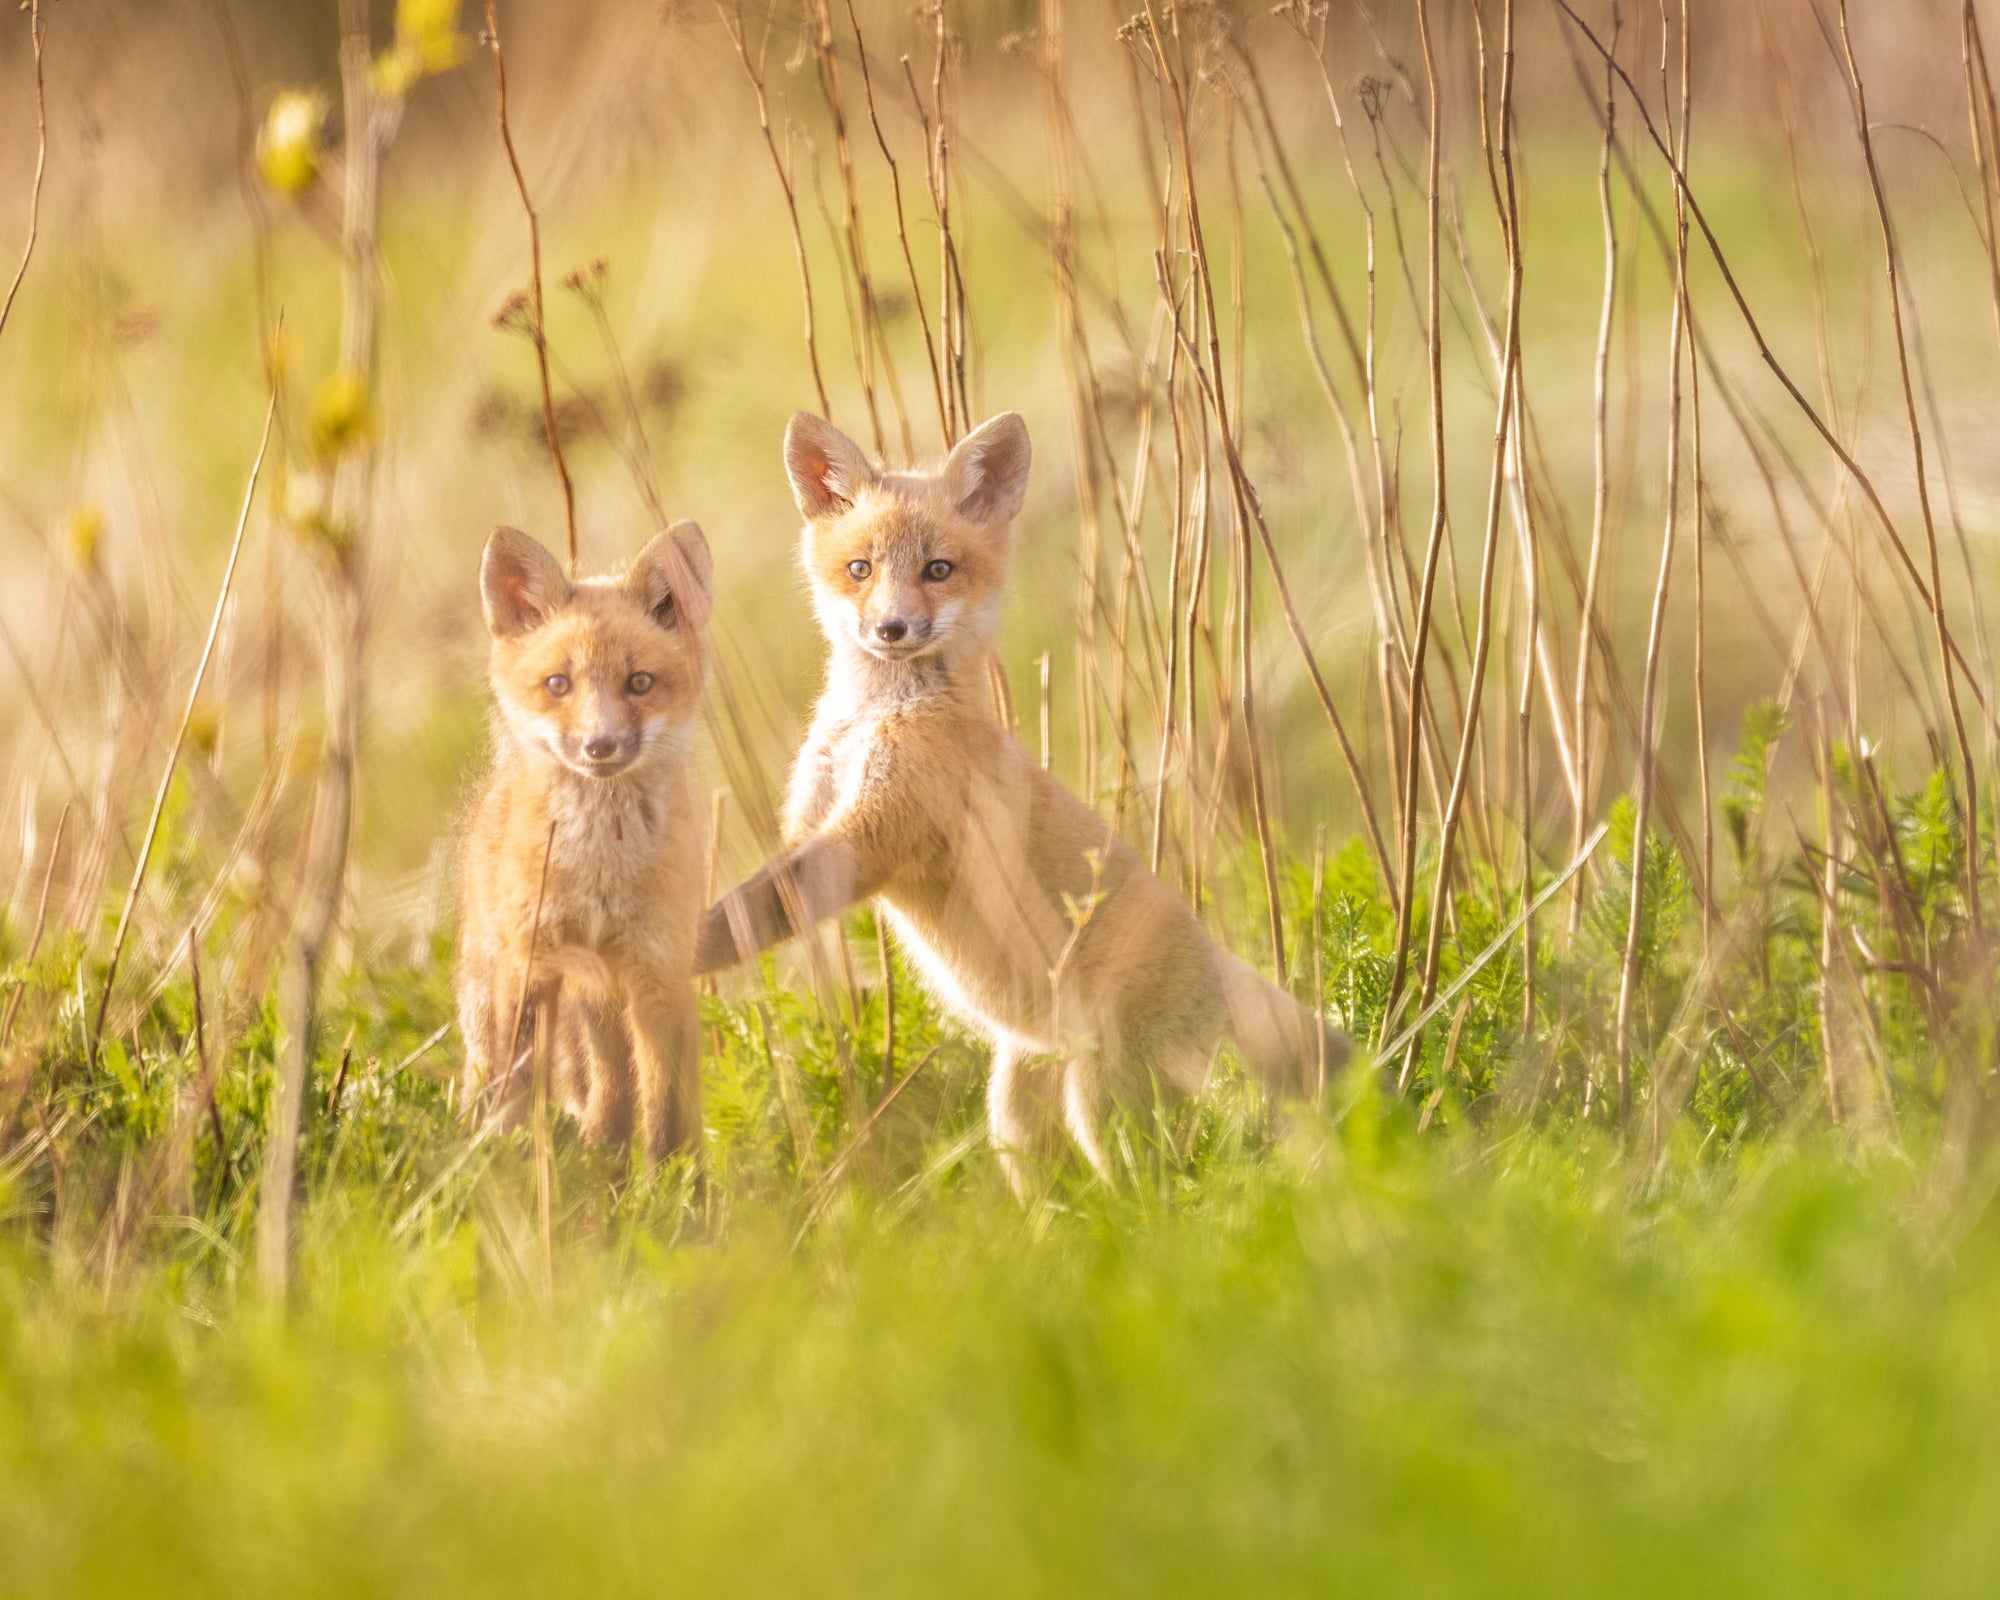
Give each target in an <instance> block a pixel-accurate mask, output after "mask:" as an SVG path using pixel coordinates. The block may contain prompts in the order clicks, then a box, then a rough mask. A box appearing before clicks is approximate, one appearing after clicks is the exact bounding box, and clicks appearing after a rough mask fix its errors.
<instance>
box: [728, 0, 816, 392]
mask: <svg viewBox="0 0 2000 1600" xmlns="http://www.w3.org/2000/svg"><path fill="white" fill-rule="evenodd" d="M775 7H776V0H773V9H774V10H775ZM715 10H716V14H717V15H718V16H719V17H721V18H722V25H723V27H724V28H725V29H727V30H728V33H729V41H730V43H731V44H733V45H734V46H735V47H736V57H737V59H738V60H739V61H741V62H742V63H743V75H744V76H745V77H746V78H748V79H749V80H750V90H751V93H752V94H754V95H755V96H756V97H757V126H758V127H759V128H760V129H762V130H763V134H764V148H765V149H766V150H768V151H769V152H770V155H771V170H772V171H773V172H775V173H776V174H777V176H778V187H779V189H780V190H782V191H783V192H784V196H785V216H786V218H787V220H789V222H790V223H791V228H792V259H793V260H794V261H795V262H797V264H798V269H799V293H800V295H801V296H802V297H803V299H804V302H805V341H806V364H807V366H809V367H810V368H811V369H812V380H813V393H815V394H816V395H818V396H819V414H820V415H821V416H823V417H827V418H831V417H832V416H833V402H832V401H830V400H828V399H827V397H826V379H825V378H824V377H823V376H822V375H821V373H820V369H819V340H818V337H817V335H816V334H815V332H814V328H813V291H812V273H811V271H810V269H809V268H808V267H807V265H806V240H805V231H804V229H803V228H802V227H801V226H800V225H799V200H798V194H797V192H796V191H795V190H794V189H793V187H792V177H791V172H790V170H789V169H788V168H787V167H786V165H785V158H784V157H783V156H782V155H781V154H779V152H778V139H777V135H776V134H775V133H773V132H772V131H771V104H770V100H769V98H768V97H767V96H766V95H765V93H764V73H763V61H764V56H763V49H762V47H760V48H759V50H758V55H757V60H756V61H755V62H752V61H751V59H750V44H749V40H748V38H747V37H746V36H745V34H744V28H743V6H742V0H735V3H734V4H732V5H725V4H723V0H716V5H715ZM769 39H770V30H769V26H768V24H767V26H766V29H765V41H766V43H768V42H769Z"/></svg>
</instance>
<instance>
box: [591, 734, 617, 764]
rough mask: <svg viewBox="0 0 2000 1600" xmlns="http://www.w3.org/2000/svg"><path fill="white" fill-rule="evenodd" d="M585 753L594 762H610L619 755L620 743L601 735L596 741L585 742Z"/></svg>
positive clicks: (606, 735)
mask: <svg viewBox="0 0 2000 1600" xmlns="http://www.w3.org/2000/svg"><path fill="white" fill-rule="evenodd" d="M583 753H584V754H585V755H587V756H589V757H590V759H591V760H592V761H609V760H610V759H611V758H612V757H613V756H615V755H616V754H618V741H617V740H616V739H613V738H611V737H610V736H609V735H608V734H602V733H600V734H598V735H597V736H596V737H595V738H594V739H586V740H584V741H583Z"/></svg>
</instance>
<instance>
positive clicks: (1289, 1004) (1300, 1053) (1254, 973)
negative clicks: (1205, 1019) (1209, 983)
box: [1216, 951, 1354, 1100]
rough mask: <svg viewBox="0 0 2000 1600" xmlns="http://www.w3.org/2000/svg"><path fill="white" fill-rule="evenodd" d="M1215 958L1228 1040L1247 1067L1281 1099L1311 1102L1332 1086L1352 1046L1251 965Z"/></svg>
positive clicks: (1222, 955) (1225, 957) (1221, 954)
mask: <svg viewBox="0 0 2000 1600" xmlns="http://www.w3.org/2000/svg"><path fill="white" fill-rule="evenodd" d="M1216 955H1217V959H1218V960H1219V961H1220V962H1221V965H1222V994H1223V1000H1224V1002H1225V1003H1226V1004H1227V1005H1228V1007H1229V1036H1230V1038H1231V1039H1233V1040H1234V1041H1235V1042H1236V1050H1237V1053H1238V1054H1239V1055H1240V1056H1242V1058H1243V1061H1244V1064H1245V1065H1247V1066H1248V1067H1249V1068H1250V1070H1251V1071H1252V1072H1254V1073H1256V1075H1257V1078H1258V1081H1259V1082H1261V1083H1262V1084H1263V1085H1264V1088H1265V1090H1266V1091H1267V1092H1268V1093H1270V1094H1272V1095H1275V1096H1276V1097H1278V1098H1279V1099H1283V1100H1290V1099H1307V1100H1309V1099H1312V1098H1313V1097H1314V1096H1315V1095H1316V1094H1317V1093H1318V1091H1319V1088H1320V1086H1321V1084H1322V1082H1331V1081H1332V1080H1333V1078H1334V1076H1335V1074H1337V1073H1338V1072H1339V1071H1340V1070H1341V1069H1342V1068H1343V1067H1345V1066H1346V1065H1347V1060H1348V1057H1349V1056H1350V1055H1351V1054H1352V1053H1353V1050H1354V1043H1353V1041H1352V1040H1351V1039H1349V1038H1348V1037H1347V1035H1346V1034H1344V1033H1342V1032H1341V1031H1340V1030H1339V1029H1338V1028H1336V1027H1334V1026H1333V1025H1332V1024H1330V1023H1328V1022H1326V1021H1324V1020H1323V1019H1322V1018H1320V1017H1317V1016H1314V1015H1313V1013H1312V1012H1310V1011H1308V1010H1307V1009H1306V1008H1305V1007H1304V1006H1302V1005H1300V1004H1299V1003H1298V1001H1296V1000H1294V999H1293V998H1292V997H1291V996H1290V995H1288V994H1286V993H1285V991H1284V990H1283V989H1280V988H1279V987H1278V986H1277V985H1276V984H1275V983H1273V982H1271V980H1270V979H1269V978H1266V977H1265V976H1264V975H1263V974H1262V973H1261V972H1259V971H1258V970H1257V969H1256V968H1255V967H1253V966H1251V965H1250V964H1249V963H1248V962H1247V961H1241V960H1238V959H1237V958H1236V957H1235V956H1232V955H1230V954H1228V953H1227V952H1226V951H1217V952H1216ZM1322 1072H1323V1073H1324V1077H1322Z"/></svg>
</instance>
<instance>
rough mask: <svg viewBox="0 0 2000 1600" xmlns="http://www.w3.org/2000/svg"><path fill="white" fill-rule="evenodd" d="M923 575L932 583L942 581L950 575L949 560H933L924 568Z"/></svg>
mask: <svg viewBox="0 0 2000 1600" xmlns="http://www.w3.org/2000/svg"><path fill="white" fill-rule="evenodd" d="M924 576H925V577H926V578H929V579H930V580H931V582H932V583H943V582H944V580H945V579H946V578H949V577H950V576H951V563H950V562H949V561H933V562H932V563H931V564H930V565H929V566H927V567H925V568H924Z"/></svg>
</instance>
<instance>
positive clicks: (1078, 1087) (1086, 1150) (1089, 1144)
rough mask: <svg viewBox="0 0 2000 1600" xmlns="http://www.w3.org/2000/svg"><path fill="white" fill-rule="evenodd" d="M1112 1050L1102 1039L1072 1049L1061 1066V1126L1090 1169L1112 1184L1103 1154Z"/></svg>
mask: <svg viewBox="0 0 2000 1600" xmlns="http://www.w3.org/2000/svg"><path fill="white" fill-rule="evenodd" d="M1114 1048H1115V1047H1113V1046H1110V1045H1108V1044H1107V1043H1106V1041H1104V1040H1102V1039H1092V1040H1091V1041H1090V1042H1089V1043H1087V1044H1083V1043H1079V1044H1078V1045H1076V1046H1074V1047H1073V1048H1072V1052H1071V1055H1070V1058H1069V1060H1068V1062H1067V1063H1065V1064H1064V1066H1063V1082H1062V1109H1063V1126H1064V1127H1066V1128H1068V1129H1069V1136H1070V1138H1072V1139H1073V1140H1075V1141H1076V1147H1077V1149H1078V1150H1080V1151H1081V1152H1082V1153H1083V1159H1084V1160H1086V1161H1088V1162H1089V1163H1090V1166H1091V1170H1092V1171H1094V1172H1095V1173H1096V1174H1097V1175H1098V1177H1100V1178H1102V1179H1103V1180H1104V1181H1105V1182H1106V1183H1109V1182H1111V1162H1110V1161H1109V1159H1108V1158H1107V1157H1106V1156H1105V1153H1104V1119H1105V1116H1106V1114H1107V1113H1108V1112H1109V1110H1110V1109H1111V1095H1110V1090H1109V1086H1108V1076H1107V1075H1108V1073H1109V1071H1110V1070H1111V1067H1112V1064H1113V1063H1112V1061H1111V1060H1110V1059H1108V1056H1109V1052H1110V1051H1111V1050H1112V1049H1114Z"/></svg>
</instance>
